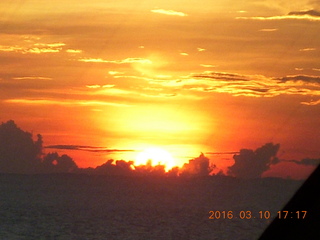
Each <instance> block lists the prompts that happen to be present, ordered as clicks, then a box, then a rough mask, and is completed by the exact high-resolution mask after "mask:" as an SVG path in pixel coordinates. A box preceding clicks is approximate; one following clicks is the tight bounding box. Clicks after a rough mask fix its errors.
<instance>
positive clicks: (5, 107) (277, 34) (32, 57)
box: [0, 0, 320, 239]
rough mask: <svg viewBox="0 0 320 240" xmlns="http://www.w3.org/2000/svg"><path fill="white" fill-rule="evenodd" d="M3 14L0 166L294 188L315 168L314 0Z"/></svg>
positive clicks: (318, 20) (11, 5) (319, 106)
mask: <svg viewBox="0 0 320 240" xmlns="http://www.w3.org/2000/svg"><path fill="white" fill-rule="evenodd" d="M0 9H1V10H0V13H1V14H0V30H1V31H0V64H1V68H0V124H1V125H0V135H1V134H3V137H2V138H1V136H0V140H1V139H2V140H1V141H0V155H1V154H2V156H0V160H1V161H2V162H1V163H0V172H1V173H4V174H6V173H10V174H12V173H13V174H16V173H17V174H21V173H23V174H51V173H75V174H80V175H81V174H84V175H89V176H90V175H95V174H98V175H112V176H114V175H116V176H117V175H121V176H131V177H132V176H136V175H138V176H145V175H148V174H149V173H152V174H151V175H156V176H158V175H159V176H160V175H161V176H166V177H167V176H174V177H182V178H183V177H189V176H211V177H230V178H231V177H232V178H240V179H246V180H247V179H262V180H263V179H268V178H276V179H279V181H284V179H287V180H292V181H302V182H303V181H305V180H306V179H307V178H308V177H309V176H310V175H311V174H312V172H313V171H314V170H315V169H316V167H317V166H318V164H319V163H320V143H319V142H320V137H319V136H320V128H319V126H320V41H319V40H320V3H319V1H311V0H303V1H294V2H292V1H288V0H285V1H275V0H262V1H238V2H237V1H234V2H232V3H231V2H230V1H225V0H218V1H205V0H197V1H195V0H190V1H188V2H185V1H180V0H177V1H166V2H164V1H158V0H154V1H136V0H132V1H124V0H120V1H116V2H110V1H104V0H94V1H88V0H84V1H80V2H79V1H74V0H65V1H40V0H25V1H17V0H14V1H12V0H10V1H9V0H2V1H1V2H0ZM1 131H2V132H1ZM10 134H11V135H12V138H11V137H9V136H11V135H10ZM18 136H24V137H22V138H23V139H22V138H20V139H19V137H18ZM20 140H21V141H20ZM10 141H12V144H21V148H19V149H20V150H17V149H18V148H13V147H12V146H11V145H10ZM23 141H25V143H24V142H23ZM30 142H31V143H30ZM1 144H2V145H1ZM30 146H31V147H32V148H34V150H32V151H31V150H30V149H29V151H27V150H26V148H29V147H30ZM11 147H12V148H11ZM11 149H14V150H12V151H11ZM17 152H19V153H17ZM30 152H32V154H33V155H32V154H31V153H30ZM23 153H25V155H23ZM29 153H30V154H31V155H32V156H31V155H30V159H31V160H30V162H29V163H28V164H29V165H28V164H27V163H22V162H21V161H20V160H19V161H18V160H17V159H18V158H19V159H20V158H23V159H25V160H26V159H28V157H29V155H28V154H29ZM12 154H13V155H14V154H16V155H14V156H13V155H12ZM27 155H28V156H27ZM12 156H13V157H12ZM9 159H11V160H12V162H10V163H9ZM11 160H10V161H11ZM31 162H32V163H31ZM135 181H136V180H135ZM164 181H171V180H168V179H166V180H164ZM177 181H182V180H177ZM266 181H267V180H266ZM157 184H158V183H157ZM179 184H180V183H179ZM177 186H178V185H177ZM179 186H180V185H179ZM289 188H290V187H289ZM221 189H223V188H221ZM291 189H295V190H296V189H297V185H295V188H291ZM294 192H295V191H293V190H292V191H291V192H290V191H289V192H288V193H287V195H288V199H286V200H283V202H281V204H282V205H284V203H285V202H286V201H288V200H289V198H290V197H291V196H292V195H293V193H294ZM182 195H183V194H182ZM279 201H280V200H279ZM281 204H280V203H278V205H277V207H278V208H281V207H282V205H281ZM275 209H276V207H275ZM209 210H213V209H209ZM225 210H228V209H225ZM260 210H268V209H260ZM0 231H1V230H0ZM4 236H7V235H4ZM0 238H1V234H0ZM87 239H90V238H87ZM114 239H118V238H114ZM119 239H120V238H119ZM136 239H140V238H136ZM141 239H143V238H141ZM149 239H150V238H149ZM151 239H155V238H152V237H151ZM172 239H174V238H172ZM210 239H213V238H210ZM221 239H224V238H223V237H222V238H221ZM234 239H237V238H234ZM247 239H250V238H247Z"/></svg>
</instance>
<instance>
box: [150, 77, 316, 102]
mask: <svg viewBox="0 0 320 240" xmlns="http://www.w3.org/2000/svg"><path fill="white" fill-rule="evenodd" d="M150 84H156V85H162V86H164V87H166V88H168V89H170V88H172V89H178V88H179V89H180V90H181V91H191V92H194V93H197V92H199V93H207V94H210V93H214V92H217V93H229V94H231V95H233V96H247V97H275V96H279V95H300V96H314V97H320V77H319V76H310V75H289V76H285V77H280V78H279V77H277V78H272V77H266V76H263V75H243V74H238V73H228V72H210V71H205V72H203V73H201V74H193V75H191V76H188V77H185V78H181V79H178V80H160V79H157V80H156V79H155V80H153V81H150ZM302 104H305V105H316V104H319V101H312V102H310V103H306V102H303V103H302Z"/></svg>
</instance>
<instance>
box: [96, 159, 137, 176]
mask: <svg viewBox="0 0 320 240" xmlns="http://www.w3.org/2000/svg"><path fill="white" fill-rule="evenodd" d="M113 162H114V160H112V159H110V160H108V161H107V162H105V163H104V164H102V165H100V166H98V167H96V168H95V169H94V171H93V172H94V174H101V175H115V176H131V175H132V174H133V161H129V162H126V161H124V160H118V161H116V163H115V164H113Z"/></svg>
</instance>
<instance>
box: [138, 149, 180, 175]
mask: <svg viewBox="0 0 320 240" xmlns="http://www.w3.org/2000/svg"><path fill="white" fill-rule="evenodd" d="M148 161H151V165H152V166H156V165H164V166H165V170H166V171H169V170H170V169H172V168H173V167H175V166H176V164H175V161H174V159H173V157H172V156H171V154H170V153H169V152H168V151H166V150H164V149H161V148H156V147H152V148H147V149H145V150H144V151H142V152H140V153H139V154H138V155H137V157H136V161H135V165H136V166H139V165H146V164H147V163H148Z"/></svg>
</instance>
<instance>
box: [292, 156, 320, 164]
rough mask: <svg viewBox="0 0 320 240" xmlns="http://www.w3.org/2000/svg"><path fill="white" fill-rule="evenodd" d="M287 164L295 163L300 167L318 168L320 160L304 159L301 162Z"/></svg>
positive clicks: (295, 161)
mask: <svg viewBox="0 0 320 240" xmlns="http://www.w3.org/2000/svg"><path fill="white" fill-rule="evenodd" d="M286 162H293V163H296V164H299V165H305V166H318V165H319V164H320V158H318V159H312V158H304V159H302V160H300V161H298V160H289V161H286Z"/></svg>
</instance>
